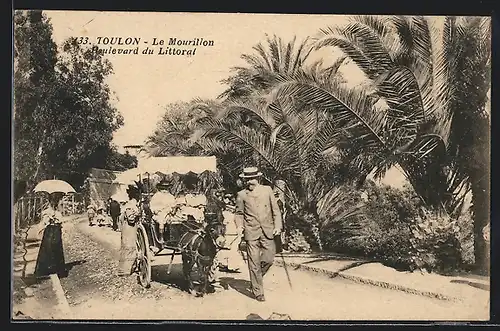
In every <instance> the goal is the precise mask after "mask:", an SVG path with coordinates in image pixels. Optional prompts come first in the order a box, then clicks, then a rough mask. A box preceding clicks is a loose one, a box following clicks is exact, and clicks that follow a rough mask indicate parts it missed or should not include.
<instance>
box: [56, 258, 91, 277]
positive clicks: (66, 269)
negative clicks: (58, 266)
mask: <svg viewBox="0 0 500 331" xmlns="http://www.w3.org/2000/svg"><path fill="white" fill-rule="evenodd" d="M85 262H87V260H78V261H73V262H69V263H66V264H65V266H64V270H62V271H61V272H59V273H57V275H58V276H59V278H66V277H68V275H69V272H70V271H71V269H73V267H75V266H78V265H81V264H84V263H85Z"/></svg>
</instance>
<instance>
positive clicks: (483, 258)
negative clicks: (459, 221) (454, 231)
mask: <svg viewBox="0 0 500 331" xmlns="http://www.w3.org/2000/svg"><path fill="white" fill-rule="evenodd" d="M474 177H475V178H474ZM489 179H490V173H489V171H487V172H486V173H485V172H477V171H476V174H475V175H474V176H471V181H472V185H471V188H472V198H473V201H472V210H473V215H474V260H475V265H476V269H477V270H478V271H479V272H481V273H482V274H489V270H490V256H489V255H490V252H489V247H488V245H487V243H486V240H485V238H484V237H483V228H484V227H485V226H486V225H487V224H488V222H489V219H490V180H489Z"/></svg>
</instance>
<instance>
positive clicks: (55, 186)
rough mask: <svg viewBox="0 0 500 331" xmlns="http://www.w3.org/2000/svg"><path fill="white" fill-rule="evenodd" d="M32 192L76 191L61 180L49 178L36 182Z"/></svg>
mask: <svg viewBox="0 0 500 331" xmlns="http://www.w3.org/2000/svg"><path fill="white" fill-rule="evenodd" d="M33 191H34V192H47V193H49V194H52V193H65V194H67V193H76V191H75V189H74V188H73V187H72V186H71V185H70V184H68V183H66V182H65V181H63V180H58V179H50V180H44V181H41V182H40V183H38V184H37V185H36V186H35V188H34V189H33Z"/></svg>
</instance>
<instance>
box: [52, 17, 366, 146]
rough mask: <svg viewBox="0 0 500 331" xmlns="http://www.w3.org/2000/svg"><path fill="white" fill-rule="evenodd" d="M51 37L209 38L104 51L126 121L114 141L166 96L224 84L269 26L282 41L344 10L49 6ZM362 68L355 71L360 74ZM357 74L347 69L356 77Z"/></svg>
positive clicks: (158, 110) (329, 52) (134, 133)
mask: <svg viewBox="0 0 500 331" xmlns="http://www.w3.org/2000/svg"><path fill="white" fill-rule="evenodd" d="M45 13H46V14H47V16H48V17H49V18H50V19H51V23H52V26H53V38H54V40H55V42H56V43H57V44H58V45H60V44H61V43H62V42H63V41H64V40H65V39H67V38H69V37H89V40H93V41H94V43H95V42H96V41H97V37H139V38H141V41H142V40H147V41H148V42H149V45H150V44H151V40H152V38H158V39H165V40H166V41H168V39H169V38H171V37H172V38H173V37H176V38H178V39H193V38H204V39H205V40H213V41H214V46H213V47H205V48H203V47H197V51H196V52H197V53H196V55H194V56H191V57H186V56H162V55H140V54H139V55H123V54H121V55H116V54H115V55H113V54H110V55H106V57H107V58H108V59H109V60H110V61H111V63H112V64H113V67H114V74H113V75H112V76H110V77H109V79H108V83H109V86H110V88H111V90H113V91H114V92H115V97H116V99H117V100H116V101H115V105H116V107H117V109H118V110H119V112H120V113H121V114H122V115H123V117H124V122H125V123H124V126H123V127H122V128H120V129H119V130H118V131H117V132H116V133H115V135H114V138H113V142H114V143H115V144H116V145H117V146H119V147H120V146H123V145H128V144H142V143H143V142H144V140H145V139H146V138H147V137H148V136H149V135H150V134H152V133H153V131H154V129H155V127H156V123H157V122H158V120H159V119H160V118H161V116H162V115H163V114H164V109H163V107H164V106H165V105H166V104H168V103H173V102H177V101H189V100H191V99H192V98H195V97H201V98H216V97H217V96H218V95H219V94H220V93H222V92H223V91H224V90H225V88H226V87H227V86H225V85H223V84H221V83H220V81H221V80H222V79H224V78H227V77H228V76H229V75H230V69H231V68H232V67H234V66H238V65H244V62H243V60H241V58H240V56H241V54H243V53H252V46H254V45H255V44H257V43H259V42H263V41H265V35H266V33H267V34H269V35H273V34H276V35H277V36H279V37H281V38H283V39H284V40H285V41H288V40H291V39H292V38H293V37H294V36H297V40H302V39H303V38H306V37H308V36H317V34H318V31H319V30H320V29H321V28H326V27H328V26H332V25H335V24H342V23H345V22H346V21H347V18H346V17H345V16H341V15H284V14H279V15H274V14H236V13H235V14H224V13H213V14H207V13H137V12H135V13H134V12H97V11H94V12H82V11H46V12H45ZM338 55H339V52H338V51H334V50H333V49H326V50H325V51H324V54H319V55H318V56H319V57H325V58H332V59H334V58H335V57H337V56H338ZM358 75H359V74H358ZM355 76H356V74H354V76H353V75H351V78H352V79H354V80H355V79H356V77H355Z"/></svg>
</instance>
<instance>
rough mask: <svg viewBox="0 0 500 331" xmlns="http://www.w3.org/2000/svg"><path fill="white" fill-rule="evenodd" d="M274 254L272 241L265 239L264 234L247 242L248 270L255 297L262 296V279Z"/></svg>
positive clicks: (274, 249)
mask: <svg viewBox="0 0 500 331" xmlns="http://www.w3.org/2000/svg"><path fill="white" fill-rule="evenodd" d="M275 254H276V246H275V243H274V240H273V239H267V238H266V237H265V236H264V234H262V235H261V236H260V238H259V239H256V240H248V241H247V258H248V270H249V272H250V282H251V283H252V292H253V294H254V295H255V297H258V296H260V295H264V287H263V283H262V277H263V276H264V275H265V274H266V273H267V271H268V270H269V268H270V267H271V265H272V264H273V262H274V256H275Z"/></svg>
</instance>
